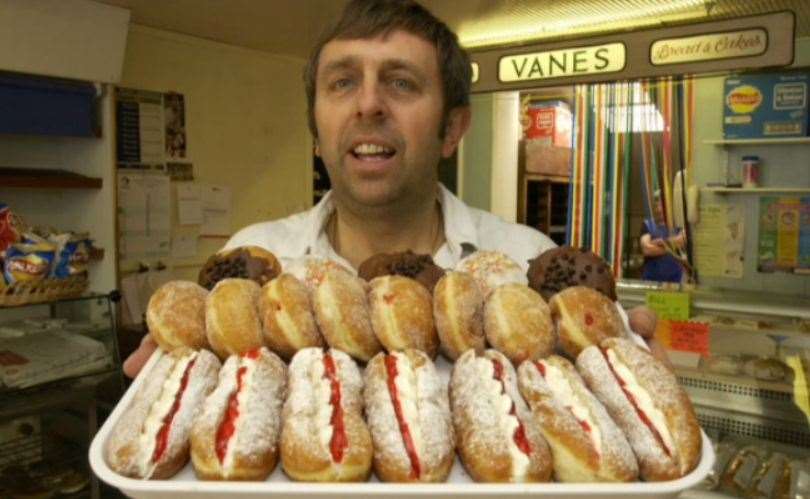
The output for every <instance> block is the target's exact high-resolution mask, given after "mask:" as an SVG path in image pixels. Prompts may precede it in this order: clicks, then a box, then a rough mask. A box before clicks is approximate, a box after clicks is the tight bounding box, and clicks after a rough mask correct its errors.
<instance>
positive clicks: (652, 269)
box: [639, 191, 686, 282]
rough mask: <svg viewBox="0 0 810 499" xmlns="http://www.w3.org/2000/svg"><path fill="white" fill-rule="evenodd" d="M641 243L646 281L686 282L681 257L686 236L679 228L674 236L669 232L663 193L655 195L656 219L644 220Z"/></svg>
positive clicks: (642, 276) (654, 208)
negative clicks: (665, 218)
mask: <svg viewBox="0 0 810 499" xmlns="http://www.w3.org/2000/svg"><path fill="white" fill-rule="evenodd" d="M639 243H640V246H641V253H642V254H643V255H644V266H643V267H642V273H641V278H642V279H644V280H645V281H659V282H681V281H682V280H683V271H684V265H685V262H684V259H683V258H682V257H681V255H680V253H681V251H682V250H683V247H684V246H685V245H686V233H685V232H684V231H683V230H681V229H680V228H675V230H674V235H673V234H672V233H671V232H670V231H669V229H668V228H667V225H666V220H664V200H663V199H661V192H660V191H655V194H654V195H653V217H652V218H645V219H644V223H643V224H642V228H641V238H640V239H639Z"/></svg>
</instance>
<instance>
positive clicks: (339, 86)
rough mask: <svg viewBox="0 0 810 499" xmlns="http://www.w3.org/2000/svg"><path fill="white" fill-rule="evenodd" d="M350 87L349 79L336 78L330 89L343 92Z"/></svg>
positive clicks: (350, 81)
mask: <svg viewBox="0 0 810 499" xmlns="http://www.w3.org/2000/svg"><path fill="white" fill-rule="evenodd" d="M351 86H352V80H351V78H338V79H337V80H335V81H333V82H332V84H331V85H330V87H332V89H333V90H345V89H347V88H349V87H351Z"/></svg>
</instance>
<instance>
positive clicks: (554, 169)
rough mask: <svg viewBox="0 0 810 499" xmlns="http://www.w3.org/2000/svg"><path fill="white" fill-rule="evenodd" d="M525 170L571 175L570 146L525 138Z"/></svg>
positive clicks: (523, 145) (546, 173)
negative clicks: (560, 145)
mask: <svg viewBox="0 0 810 499" xmlns="http://www.w3.org/2000/svg"><path fill="white" fill-rule="evenodd" d="M522 147H524V148H525V149H524V150H525V154H526V163H525V164H526V171H527V172H531V173H541V174H544V175H555V176H563V177H567V176H569V175H571V148H570V147H559V146H555V145H549V144H548V142H547V141H545V140H526V141H524V144H522Z"/></svg>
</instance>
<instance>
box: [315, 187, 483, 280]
mask: <svg viewBox="0 0 810 499" xmlns="http://www.w3.org/2000/svg"><path fill="white" fill-rule="evenodd" d="M438 190H439V192H438V196H437V199H438V201H439V204H440V205H441V210H442V219H443V223H444V239H445V245H446V246H447V248H446V249H447V250H449V251H450V253H451V254H452V255H453V257H454V259H456V260H457V259H460V258H461V257H463V256H464V255H466V254H469V253H471V252H472V251H475V250H476V249H477V248H478V230H477V229H476V226H475V222H474V221H473V219H472V217H471V216H470V209H469V208H468V207H467V205H465V204H464V202H463V201H461V200H460V199H459V198H458V197H456V196H455V195H454V194H453V193H452V192H450V191H449V190H448V189H447V188H446V187H445V186H444V185H443V184H441V183H439V185H438ZM334 211H335V203H334V201H333V200H332V191H331V190H330V191H329V192H327V193H326V194H325V195H324V197H323V198H322V199H321V200H320V201H319V202H318V204H316V205H315V206H314V207H312V209H311V210H310V211H309V214H308V215H307V227H308V229H307V230H308V234H307V237H306V239H305V241H306V246H305V247H304V248H302V251H301V254H302V255H304V254H318V255H328V256H329V257H330V258H331V259H333V260H337V261H339V262H341V263H344V264H345V265H346V266H348V267H350V268H351V265H349V264H348V262H347V261H346V260H345V259H344V258H342V257H341V256H340V255H338V254H337V252H335V250H334V248H332V245H331V244H330V243H329V237H328V236H327V234H326V224H327V223H328V222H329V217H330V216H331V215H332V213H333V212H334ZM442 249H444V248H442ZM442 249H440V250H439V252H441V251H442Z"/></svg>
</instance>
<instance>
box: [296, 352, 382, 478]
mask: <svg viewBox="0 0 810 499" xmlns="http://www.w3.org/2000/svg"><path fill="white" fill-rule="evenodd" d="M288 374H289V385H288V387H289V395H288V396H287V400H286V401H285V402H284V409H283V412H282V421H283V425H282V429H281V466H282V468H283V469H284V472H285V473H286V474H287V476H289V477H290V478H292V479H293V480H300V481H310V482H359V481H365V480H366V479H367V478H368V477H369V475H370V474H371V463H372V458H373V454H374V448H373V447H372V443H371V434H370V433H369V430H368V426H366V423H365V421H364V419H363V394H362V390H363V379H362V377H361V375H360V370H359V369H358V368H357V365H356V364H355V363H354V361H353V360H352V359H351V358H350V357H349V356H348V355H346V354H345V353H343V352H341V351H340V350H336V349H334V348H331V349H329V350H326V351H324V350H323V349H321V348H304V349H303V350H299V351H298V353H297V354H295V356H294V357H293V358H292V361H291V362H290V367H289V370H288Z"/></svg>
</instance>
